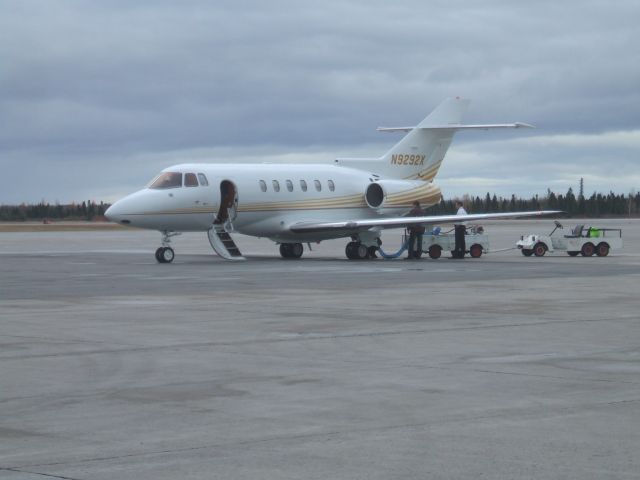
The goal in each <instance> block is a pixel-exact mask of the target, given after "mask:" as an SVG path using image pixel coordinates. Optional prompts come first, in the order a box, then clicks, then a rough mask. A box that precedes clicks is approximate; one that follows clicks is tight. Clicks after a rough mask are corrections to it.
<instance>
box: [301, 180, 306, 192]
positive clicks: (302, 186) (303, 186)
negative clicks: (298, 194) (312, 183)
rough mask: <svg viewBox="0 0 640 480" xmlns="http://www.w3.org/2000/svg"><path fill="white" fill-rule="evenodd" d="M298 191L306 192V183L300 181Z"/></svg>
mask: <svg viewBox="0 0 640 480" xmlns="http://www.w3.org/2000/svg"><path fill="white" fill-rule="evenodd" d="M300 189H301V190H302V191H303V192H306V191H307V182H305V181H304V180H300Z"/></svg>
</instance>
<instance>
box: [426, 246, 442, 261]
mask: <svg viewBox="0 0 640 480" xmlns="http://www.w3.org/2000/svg"><path fill="white" fill-rule="evenodd" d="M440 255H442V247H440V245H431V246H430V247H429V257H431V258H433V259H434V260H435V259H436V258H440Z"/></svg>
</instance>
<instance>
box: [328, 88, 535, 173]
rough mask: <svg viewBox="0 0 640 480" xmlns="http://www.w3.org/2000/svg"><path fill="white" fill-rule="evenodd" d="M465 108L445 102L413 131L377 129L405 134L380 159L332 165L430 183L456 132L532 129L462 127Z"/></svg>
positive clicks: (466, 102) (463, 103)
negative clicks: (364, 169)
mask: <svg viewBox="0 0 640 480" xmlns="http://www.w3.org/2000/svg"><path fill="white" fill-rule="evenodd" d="M468 106H469V100H466V99H462V98H459V97H456V98H447V99H446V100H445V101H444V102H442V103H441V104H440V105H438V106H437V107H436V109H435V110H433V111H432V112H431V113H430V114H429V116H428V117H427V118H425V119H424V120H422V121H421V122H420V123H419V124H418V125H417V126H416V127H394V128H378V130H379V131H381V132H409V133H407V134H406V135H405V136H404V138H403V139H402V140H400V141H399V142H398V143H396V144H395V145H394V146H393V148H392V149H391V150H389V151H388V152H387V153H385V154H384V155H383V156H382V157H381V158H375V159H357V158H337V159H336V160H335V162H336V163H337V164H342V165H345V166H350V167H354V168H360V169H363V168H366V169H367V170H370V171H371V172H372V173H375V174H377V175H380V176H384V177H386V178H398V179H409V180H424V181H428V182H430V181H431V180H433V178H434V177H435V176H436V174H437V173H438V169H439V168H440V164H442V160H443V159H444V156H445V154H446V153H447V150H448V149H449V145H451V141H452V140H453V136H454V135H455V133H456V132H457V131H458V130H470V129H481V130H489V129H494V128H525V127H527V128H532V125H529V124H526V123H496V124H480V125H463V124H462V123H461V122H462V116H463V115H464V113H465V112H466V110H467V107H468Z"/></svg>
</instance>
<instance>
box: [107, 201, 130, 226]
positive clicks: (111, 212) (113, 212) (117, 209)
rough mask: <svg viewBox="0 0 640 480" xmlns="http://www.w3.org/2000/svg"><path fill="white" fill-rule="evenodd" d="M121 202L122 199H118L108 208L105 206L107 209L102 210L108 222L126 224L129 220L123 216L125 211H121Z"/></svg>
mask: <svg viewBox="0 0 640 480" xmlns="http://www.w3.org/2000/svg"><path fill="white" fill-rule="evenodd" d="M122 203H123V200H118V201H117V202H116V203H114V204H113V205H111V206H110V207H109V208H107V211H106V212H104V216H105V218H106V219H107V220H109V221H110V222H114V223H122V224H125V225H128V224H129V223H130V221H129V220H126V219H124V218H123V215H124V214H125V212H124V211H123V208H122Z"/></svg>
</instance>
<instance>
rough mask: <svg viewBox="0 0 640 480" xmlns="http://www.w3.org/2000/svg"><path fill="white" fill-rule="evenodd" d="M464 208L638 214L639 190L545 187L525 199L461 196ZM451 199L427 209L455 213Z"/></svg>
mask: <svg viewBox="0 0 640 480" xmlns="http://www.w3.org/2000/svg"><path fill="white" fill-rule="evenodd" d="M461 200H462V201H463V203H464V206H465V209H466V210H467V211H468V212H469V213H471V212H474V213H501V212H513V211H528V210H562V211H564V212H567V214H568V215H569V216H573V217H589V218H597V217H603V216H632V217H635V216H638V214H639V213H640V193H633V192H632V193H630V194H629V195H625V194H617V193H613V192H609V193H608V194H602V193H593V194H592V195H591V196H590V197H585V196H584V195H581V194H578V195H575V194H574V193H573V189H572V188H569V190H568V191H567V193H566V194H564V195H563V194H556V193H554V192H552V191H551V190H547V194H546V195H545V196H544V197H539V196H538V195H535V196H534V197H531V198H528V199H525V198H519V197H516V196H515V195H511V198H504V197H498V196H497V195H495V194H493V195H491V194H490V193H487V194H486V195H485V196H484V197H478V196H476V197H472V196H469V195H464V196H463V198H462V199H461ZM454 201H455V200H454V199H449V200H444V199H442V200H441V201H440V203H439V204H437V205H434V206H433V207H431V208H429V213H430V214H433V215H447V214H454V213H456V209H455V206H454Z"/></svg>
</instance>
